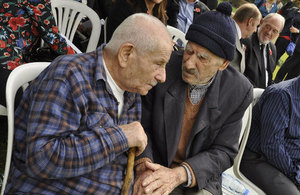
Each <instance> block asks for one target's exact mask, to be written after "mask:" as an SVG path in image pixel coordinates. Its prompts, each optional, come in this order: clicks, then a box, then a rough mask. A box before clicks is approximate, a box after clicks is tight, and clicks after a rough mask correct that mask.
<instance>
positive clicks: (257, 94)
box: [225, 88, 265, 195]
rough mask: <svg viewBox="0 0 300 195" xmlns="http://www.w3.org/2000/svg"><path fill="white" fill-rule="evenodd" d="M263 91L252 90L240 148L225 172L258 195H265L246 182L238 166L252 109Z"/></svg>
mask: <svg viewBox="0 0 300 195" xmlns="http://www.w3.org/2000/svg"><path fill="white" fill-rule="evenodd" d="M263 91H264V89H261V88H254V89H253V102H252V103H251V104H250V105H249V107H248V108H247V109H246V111H245V113H244V116H243V119H242V129H241V134H240V137H239V143H240V148H239V151H238V154H237V156H236V157H235V159H234V163H233V166H232V167H231V168H229V169H227V170H226V171H225V172H226V173H227V174H231V175H232V173H234V175H235V176H236V178H238V179H239V180H241V181H242V182H244V183H245V184H247V185H248V186H250V187H251V188H252V189H253V190H254V191H255V192H256V193H257V194H258V195H265V193H264V192H263V191H262V190H261V189H260V188H259V187H257V186H256V185H255V184H253V183H252V182H251V181H250V180H248V179H247V178H246V177H245V176H244V175H243V174H242V173H241V172H240V164H241V160H242V157H243V154H244V150H245V147H246V144H247V140H248V136H249V132H250V128H251V121H252V107H253V106H254V105H255V103H256V102H257V101H258V99H259V97H260V96H261V94H262V93H263Z"/></svg>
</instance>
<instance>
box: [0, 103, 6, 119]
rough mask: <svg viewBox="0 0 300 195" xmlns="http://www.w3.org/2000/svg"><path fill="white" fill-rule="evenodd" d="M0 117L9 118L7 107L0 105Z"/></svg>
mask: <svg viewBox="0 0 300 195" xmlns="http://www.w3.org/2000/svg"><path fill="white" fill-rule="evenodd" d="M0 116H7V109H6V107H5V106H3V105H1V104H0Z"/></svg>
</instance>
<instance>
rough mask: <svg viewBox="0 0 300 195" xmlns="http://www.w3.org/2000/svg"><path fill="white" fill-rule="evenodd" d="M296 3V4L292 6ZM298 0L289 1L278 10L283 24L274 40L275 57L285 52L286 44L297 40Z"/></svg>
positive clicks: (299, 22)
mask: <svg viewBox="0 0 300 195" xmlns="http://www.w3.org/2000/svg"><path fill="white" fill-rule="evenodd" d="M294 5H296V6H294ZM299 8H300V0H296V1H295V2H292V1H289V2H288V3H287V4H286V5H285V6H283V8H282V9H281V10H280V12H279V13H280V14H281V15H282V16H283V17H284V18H285V24H284V27H283V29H282V32H281V33H280V34H279V37H278V38H277V40H276V43H275V45H276V48H277V59H276V61H277V62H278V60H279V59H280V57H281V56H282V55H283V54H284V53H285V51H286V48H287V46H288V44H289V43H290V42H291V41H293V42H294V43H295V42H296V41H297V39H298V37H299V30H300V10H299Z"/></svg>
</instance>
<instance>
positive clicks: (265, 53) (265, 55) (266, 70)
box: [259, 44, 269, 87]
mask: <svg viewBox="0 0 300 195" xmlns="http://www.w3.org/2000/svg"><path fill="white" fill-rule="evenodd" d="M259 46H260V47H263V57H264V59H263V60H264V66H265V75H266V87H267V86H268V83H269V72H268V60H267V51H266V45H263V44H259Z"/></svg>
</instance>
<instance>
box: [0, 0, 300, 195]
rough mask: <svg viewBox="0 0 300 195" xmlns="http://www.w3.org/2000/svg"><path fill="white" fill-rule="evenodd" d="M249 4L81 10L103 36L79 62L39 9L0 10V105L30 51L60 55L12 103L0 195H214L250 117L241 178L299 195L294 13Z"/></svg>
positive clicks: (34, 0)
mask: <svg viewBox="0 0 300 195" xmlns="http://www.w3.org/2000/svg"><path fill="white" fill-rule="evenodd" d="M238 2H239V1H238ZM252 2H253V3H243V4H239V5H238V7H237V9H236V10H235V11H234V12H233V11H232V6H231V4H230V3H229V2H221V3H219V4H218V2H217V1H202V0H201V1H199V0H103V1H97V0H88V1H87V6H90V7H91V8H92V9H93V10H95V12H96V13H97V14H98V15H99V18H101V19H106V20H105V21H106V24H105V25H106V28H105V31H102V32H101V34H102V35H101V37H102V38H100V41H99V43H98V47H97V48H96V49H95V50H94V51H92V52H89V53H80V54H76V52H75V50H73V49H72V47H71V46H70V45H68V43H67V41H66V40H65V38H64V36H62V35H61V34H60V31H59V29H58V27H57V26H56V24H55V20H54V17H53V15H52V13H51V1H50V0H29V1H27V0H19V1H18V2H14V1H9V0H2V1H1V3H0V4H1V7H0V54H1V56H0V65H1V67H0V88H1V94H0V104H1V105H3V106H6V100H5V89H6V82H7V79H8V77H9V75H10V73H11V72H12V71H13V70H14V69H15V68H16V67H18V66H23V65H24V66H26V63H29V62H32V61H33V59H32V58H31V57H32V53H34V52H35V51H36V49H37V48H39V47H40V45H41V43H40V42H41V40H43V41H44V42H45V43H46V45H48V46H49V48H50V49H51V50H52V51H53V52H54V53H55V55H56V56H58V57H56V58H55V59H54V60H53V61H52V62H51V64H50V65H49V66H48V67H47V68H46V69H45V70H44V71H43V72H42V73H41V74H40V75H39V76H38V77H37V78H36V79H35V80H33V81H32V82H31V83H30V85H29V87H27V89H26V90H25V91H22V90H21V89H20V90H19V91H18V93H17V95H16V102H15V105H16V109H15V113H14V114H15V125H14V129H15V135H14V147H13V154H12V162H11V167H10V172H9V176H8V180H7V184H6V186H5V194H124V193H123V190H124V189H125V188H126V187H128V189H129V192H128V193H129V194H134V195H135V194H136V195H140V194H154V195H156V194H157V195H161V194H173V195H177V194H189V195H218V194H222V173H223V172H224V171H226V170H227V169H228V168H230V167H232V165H233V163H234V159H235V157H236V155H237V153H238V151H239V137H240V133H241V128H242V118H243V115H244V112H245V110H246V109H247V108H248V107H249V106H253V112H252V123H251V129H250V133H249V138H248V142H247V146H246V148H245V151H244V155H243V158H242V162H241V172H242V173H243V174H244V175H245V176H246V177H247V178H248V179H249V180H250V181H251V182H253V183H254V184H255V185H256V186H258V187H259V188H260V189H261V190H262V191H264V192H265V193H266V194H272V195H277V194H278V195H282V194H289V195H297V194H298V195H299V194H300V132H299V129H300V90H299V89H300V76H299V75H300V69H299V67H300V64H299V63H300V39H298V37H299V29H300V11H299V8H300V0H293V1H288V2H285V3H284V4H283V5H282V8H278V7H277V4H276V1H275V0H255V1H252ZM278 2H281V1H278ZM278 2H277V3H278ZM232 3H233V2H232ZM235 3H236V2H235ZM291 13H292V14H291ZM166 25H170V26H173V27H175V28H178V29H179V30H181V31H182V33H183V34H185V39H186V40H187V44H186V45H185V47H184V49H183V50H178V51H175V50H174V44H176V43H174V41H173V40H172V37H171V36H170V33H169V32H168V30H167V28H166ZM85 30H86V29H85ZM104 33H106V34H105V37H106V42H105V41H104V35H103V34H104ZM291 42H294V43H295V49H294V51H293V52H292V53H289V54H286V51H285V50H286V48H287V46H288V45H289V43H291ZM284 55H289V57H288V58H287V59H286V61H285V62H284V63H283V64H282V65H281V64H280V65H279V61H280V60H281V59H282V57H283V56H284ZM41 61H42V59H41ZM278 69H279V70H278ZM277 71H278V73H277ZM275 83H276V84H275ZM253 88H262V89H264V93H263V94H262V96H261V97H260V99H259V101H258V102H257V103H256V104H255V105H254V104H252V103H253ZM0 123H3V121H0ZM1 125H2V124H0V126H1ZM2 126H3V125H2ZM3 131H6V129H5V130H4V129H1V131H0V134H1V136H2V135H5V133H4V132H3ZM133 148H134V149H135V150H132V149H133ZM132 153H133V156H135V159H134V162H131V158H129V156H130V155H131V154H132ZM130 166H131V168H133V171H131V172H130V171H128V170H130V169H129V168H130ZM133 173H134V174H133ZM130 174H133V179H132V180H129V181H127V180H126V178H127V176H128V175H130ZM126 185H129V186H126ZM125 194H126V193H125Z"/></svg>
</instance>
